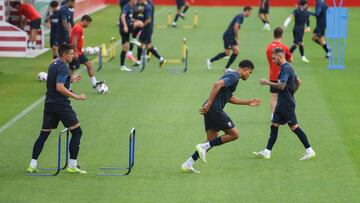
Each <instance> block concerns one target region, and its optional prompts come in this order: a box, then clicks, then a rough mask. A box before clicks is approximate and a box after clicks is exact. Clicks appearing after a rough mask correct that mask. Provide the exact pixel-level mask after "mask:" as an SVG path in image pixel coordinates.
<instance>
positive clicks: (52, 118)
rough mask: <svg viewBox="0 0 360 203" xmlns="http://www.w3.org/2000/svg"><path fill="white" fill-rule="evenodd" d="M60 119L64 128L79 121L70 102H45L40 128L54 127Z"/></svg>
mask: <svg viewBox="0 0 360 203" xmlns="http://www.w3.org/2000/svg"><path fill="white" fill-rule="evenodd" d="M60 121H61V123H62V124H63V125H64V126H65V127H66V128H68V127H71V126H74V125H75V124H77V123H79V120H78V118H77V116H76V113H75V111H74V110H73V109H72V107H71V106H70V104H66V103H64V104H45V105H44V116H43V123H42V129H56V128H57V126H58V125H59V122H60Z"/></svg>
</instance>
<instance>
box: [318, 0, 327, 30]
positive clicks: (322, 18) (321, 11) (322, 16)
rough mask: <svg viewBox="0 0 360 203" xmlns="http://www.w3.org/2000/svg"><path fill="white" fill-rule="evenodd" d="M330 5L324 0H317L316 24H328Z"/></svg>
mask: <svg viewBox="0 0 360 203" xmlns="http://www.w3.org/2000/svg"><path fill="white" fill-rule="evenodd" d="M327 9H328V5H327V4H326V3H325V2H324V1H323V0H316V5H315V16H316V25H317V26H320V27H324V26H326V10H327Z"/></svg>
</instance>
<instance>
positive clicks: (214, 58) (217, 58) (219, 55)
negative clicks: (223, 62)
mask: <svg viewBox="0 0 360 203" xmlns="http://www.w3.org/2000/svg"><path fill="white" fill-rule="evenodd" d="M225 56H226V54H225V52H221V53H219V54H218V55H216V56H214V57H213V58H211V59H210V62H211V63H212V62H214V61H217V60H219V59H222V58H224V57H225Z"/></svg>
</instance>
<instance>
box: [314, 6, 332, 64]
mask: <svg viewBox="0 0 360 203" xmlns="http://www.w3.org/2000/svg"><path fill="white" fill-rule="evenodd" d="M327 9H328V6H327V4H326V3H325V1H324V0H316V5H315V16H316V27H315V29H314V33H313V36H312V40H313V41H314V42H316V43H317V44H319V45H320V46H321V47H322V48H323V49H324V50H325V52H326V55H325V58H329V57H330V55H331V52H330V49H329V48H328V47H327V44H326V41H325V36H324V35H325V29H326V10H327Z"/></svg>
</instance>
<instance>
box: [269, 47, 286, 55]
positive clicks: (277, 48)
mask: <svg viewBox="0 0 360 203" xmlns="http://www.w3.org/2000/svg"><path fill="white" fill-rule="evenodd" d="M272 53H273V54H278V53H283V54H284V53H285V51H284V50H283V49H282V48H280V47H275V48H274V49H273V50H272Z"/></svg>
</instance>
